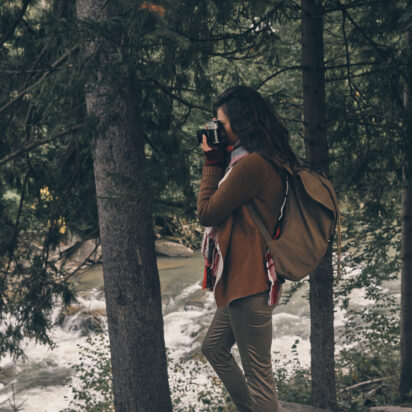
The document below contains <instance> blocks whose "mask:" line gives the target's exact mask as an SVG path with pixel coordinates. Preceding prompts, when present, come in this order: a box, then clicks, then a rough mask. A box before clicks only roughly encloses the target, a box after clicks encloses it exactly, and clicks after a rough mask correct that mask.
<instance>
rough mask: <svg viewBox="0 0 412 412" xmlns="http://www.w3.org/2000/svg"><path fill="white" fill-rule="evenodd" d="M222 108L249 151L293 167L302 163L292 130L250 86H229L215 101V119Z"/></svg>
mask: <svg viewBox="0 0 412 412" xmlns="http://www.w3.org/2000/svg"><path fill="white" fill-rule="evenodd" d="M219 107H220V108H221V109H222V110H223V112H224V113H225V114H226V116H227V117H228V118H229V121H230V126H231V127H232V130H233V132H234V133H235V134H236V135H237V136H238V137H239V139H240V142H241V144H242V146H243V147H244V148H245V149H246V150H248V151H249V152H257V153H259V154H260V155H262V156H265V157H267V156H272V157H273V156H274V157H276V158H278V160H280V161H282V162H286V163H288V164H290V165H294V164H296V163H298V161H297V158H296V156H295V155H294V153H293V152H292V149H291V148H290V145H289V134H288V131H287V130H286V128H285V126H284V125H283V123H282V121H281V120H280V119H279V118H278V116H277V115H276V114H275V113H274V112H273V111H272V109H271V107H270V106H269V104H268V103H267V102H266V100H265V99H264V98H263V97H262V96H261V95H260V94H259V93H258V92H257V91H255V90H254V89H252V88H250V87H247V86H233V87H229V88H228V89H226V90H225V91H224V92H223V93H222V94H221V95H220V96H218V97H216V98H215V99H214V101H213V111H214V113H215V116H216V113H217V109H218V108H219Z"/></svg>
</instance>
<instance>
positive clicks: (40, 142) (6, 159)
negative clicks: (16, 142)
mask: <svg viewBox="0 0 412 412" xmlns="http://www.w3.org/2000/svg"><path fill="white" fill-rule="evenodd" d="M85 125H86V123H81V124H78V125H76V126H72V127H70V128H69V129H66V130H63V131H61V132H60V133H58V134H57V135H56V136H53V137H46V138H44V139H41V140H38V141H37V142H33V143H30V144H29V145H27V146H24V147H22V148H20V149H18V150H16V151H15V152H13V153H10V154H9V155H7V156H4V157H3V158H2V159H0V166H1V165H3V164H5V163H8V162H10V161H11V160H13V159H14V158H16V157H17V156H19V155H21V154H22V153H26V152H28V151H30V150H32V149H35V148H37V147H39V146H41V145H44V144H46V143H49V142H51V141H52V140H55V139H57V138H59V137H63V136H65V135H66V134H69V133H71V132H74V131H76V130H79V129H81V128H82V127H84V126H85Z"/></svg>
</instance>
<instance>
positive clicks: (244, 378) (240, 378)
mask: <svg viewBox="0 0 412 412" xmlns="http://www.w3.org/2000/svg"><path fill="white" fill-rule="evenodd" d="M267 299H268V292H263V293H258V294H256V295H251V296H247V297H244V298H241V299H236V300H234V301H232V302H230V303H229V305H228V306H225V307H222V308H218V309H217V310H216V313H215V316H214V318H213V320H212V323H211V325H210V327H209V330H208V332H207V334H206V337H205V340H204V342H203V345H202V353H203V354H204V355H205V356H206V358H207V360H208V361H209V362H210V363H211V365H212V367H213V369H214V370H215V371H216V373H217V374H218V375H219V377H220V379H221V380H222V382H223V384H224V385H225V387H226V389H227V391H228V392H229V394H230V396H231V397H232V400H233V402H234V403H235V405H236V407H237V408H238V410H239V411H241V412H278V411H280V406H279V404H278V399H277V394H276V387H275V382H274V380H273V374H272V362H271V356H270V348H271V344H272V311H273V308H274V307H273V306H269V305H268V304H267ZM235 342H236V343H237V346H238V349H239V354H240V358H241V361H242V366H243V370H244V371H245V374H244V375H243V373H242V371H241V370H240V368H239V366H238V364H237V363H236V361H235V360H234V358H233V356H232V354H231V352H230V349H231V347H232V346H233V344H234V343H235Z"/></svg>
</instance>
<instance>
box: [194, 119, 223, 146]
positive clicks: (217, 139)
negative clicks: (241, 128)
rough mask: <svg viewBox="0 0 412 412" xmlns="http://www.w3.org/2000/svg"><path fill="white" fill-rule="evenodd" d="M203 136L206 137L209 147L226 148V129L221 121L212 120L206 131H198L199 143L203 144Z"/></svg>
mask: <svg viewBox="0 0 412 412" xmlns="http://www.w3.org/2000/svg"><path fill="white" fill-rule="evenodd" d="M203 135H205V136H206V140H207V144H208V145H209V146H226V144H227V142H228V141H227V136H226V132H225V128H224V126H223V123H222V122H221V121H220V120H212V121H210V122H208V123H207V125H206V129H200V130H198V131H197V140H198V142H199V143H202V140H203V138H202V136H203Z"/></svg>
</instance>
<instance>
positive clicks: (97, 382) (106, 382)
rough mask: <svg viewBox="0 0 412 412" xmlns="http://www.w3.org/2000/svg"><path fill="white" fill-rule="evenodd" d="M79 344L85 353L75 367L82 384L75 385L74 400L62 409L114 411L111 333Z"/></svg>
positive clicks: (67, 410)
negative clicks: (109, 337) (110, 350)
mask: <svg viewBox="0 0 412 412" xmlns="http://www.w3.org/2000/svg"><path fill="white" fill-rule="evenodd" d="M77 346H78V347H79V350H80V352H81V356H80V359H79V360H80V363H78V364H75V365H73V369H74V371H75V372H76V375H77V377H78V379H79V380H80V382H81V386H80V388H78V387H75V386H74V385H71V389H72V393H73V399H72V400H71V401H70V406H69V407H68V408H65V409H64V410H62V411H61V412H76V411H84V412H108V411H114V404H113V391H112V380H111V376H112V371H111V365H110V356H109V353H110V352H109V343H108V338H107V335H106V334H100V335H95V336H89V337H88V338H87V341H86V344H85V345H77Z"/></svg>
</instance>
